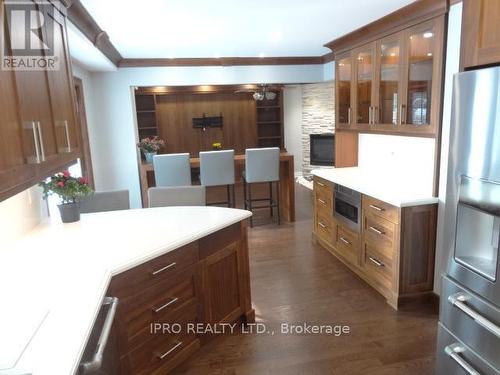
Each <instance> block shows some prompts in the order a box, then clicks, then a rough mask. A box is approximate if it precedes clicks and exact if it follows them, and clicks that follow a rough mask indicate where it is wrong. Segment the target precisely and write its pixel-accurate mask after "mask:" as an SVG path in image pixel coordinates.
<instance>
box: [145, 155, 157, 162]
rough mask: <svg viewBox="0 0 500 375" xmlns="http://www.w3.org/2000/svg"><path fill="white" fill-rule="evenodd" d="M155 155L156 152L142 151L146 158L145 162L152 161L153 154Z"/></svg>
mask: <svg viewBox="0 0 500 375" xmlns="http://www.w3.org/2000/svg"><path fill="white" fill-rule="evenodd" d="M155 155H156V152H144V157H145V158H146V163H152V162H153V156H155Z"/></svg>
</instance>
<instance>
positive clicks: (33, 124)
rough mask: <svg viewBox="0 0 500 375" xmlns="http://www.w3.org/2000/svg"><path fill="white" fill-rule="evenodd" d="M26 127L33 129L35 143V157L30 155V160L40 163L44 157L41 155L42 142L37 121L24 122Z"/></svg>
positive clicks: (31, 162) (33, 162)
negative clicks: (39, 140) (39, 137)
mask: <svg viewBox="0 0 500 375" xmlns="http://www.w3.org/2000/svg"><path fill="white" fill-rule="evenodd" d="M23 127H24V129H26V130H31V131H32V132H33V143H34V145H35V158H33V157H32V156H30V157H29V159H28V162H29V163H30V164H40V163H41V161H42V159H41V156H40V143H39V142H38V131H37V125H36V122H35V121H29V122H26V123H25V124H24V126H23Z"/></svg>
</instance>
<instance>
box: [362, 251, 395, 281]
mask: <svg viewBox="0 0 500 375" xmlns="http://www.w3.org/2000/svg"><path fill="white" fill-rule="evenodd" d="M362 266H363V268H364V270H365V272H366V274H367V275H368V277H369V278H370V279H372V280H373V281H375V282H376V283H378V284H380V285H382V286H383V287H385V288H387V289H392V287H393V278H394V270H393V263H392V260H391V259H389V258H388V257H386V256H384V255H383V254H382V253H380V252H378V251H377V250H376V249H375V248H373V247H372V246H371V245H370V244H369V243H367V242H364V243H363V261H362Z"/></svg>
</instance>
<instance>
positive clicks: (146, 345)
mask: <svg viewBox="0 0 500 375" xmlns="http://www.w3.org/2000/svg"><path fill="white" fill-rule="evenodd" d="M246 230H247V229H246V224H245V223H244V222H242V223H238V224H234V225H232V226H229V227H227V228H225V229H222V230H220V231H218V232H216V233H214V234H211V235H209V236H207V237H204V238H202V239H200V240H198V241H195V242H192V243H190V244H188V245H186V246H183V247H181V248H179V249H177V250H174V251H171V252H169V253H167V254H165V255H162V256H159V257H157V258H155V259H153V260H151V261H149V262H146V263H144V264H142V265H139V266H137V267H135V268H133V269H131V270H128V271H125V272H123V273H121V274H118V275H116V276H114V277H113V279H112V280H111V284H110V286H109V289H108V295H111V296H115V297H118V298H119V299H120V303H119V306H118V310H117V315H116V320H115V332H116V335H117V343H118V344H117V345H118V352H119V357H120V364H119V367H120V374H165V373H168V372H169V371H171V370H172V369H173V368H175V367H176V366H178V365H179V364H180V363H181V362H183V361H184V360H185V359H186V358H188V357H189V356H190V355H191V354H193V353H194V352H195V351H196V350H197V349H198V348H199V347H200V345H201V344H202V343H204V342H205V341H207V340H208V339H209V338H210V337H211V336H213V335H212V334H211V332H212V331H214V330H215V329H217V327H218V326H217V325H218V324H223V323H233V322H236V321H238V320H240V319H242V320H243V321H244V322H253V321H254V319H255V314H254V311H253V309H252V306H251V299H250V276H249V261H248V248H247V234H246ZM154 327H158V329H157V330H155V328H154ZM197 327H198V328H200V327H201V328H200V329H197ZM219 328H220V326H219Z"/></svg>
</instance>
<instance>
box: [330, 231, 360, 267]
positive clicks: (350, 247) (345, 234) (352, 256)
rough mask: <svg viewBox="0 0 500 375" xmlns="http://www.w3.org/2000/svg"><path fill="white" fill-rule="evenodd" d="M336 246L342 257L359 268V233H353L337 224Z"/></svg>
mask: <svg viewBox="0 0 500 375" xmlns="http://www.w3.org/2000/svg"><path fill="white" fill-rule="evenodd" d="M335 245H336V247H337V251H338V252H339V253H340V255H341V256H342V257H344V258H345V259H346V260H347V261H348V262H349V263H351V264H352V265H354V266H359V261H360V259H359V256H360V246H359V234H358V233H355V232H353V231H351V230H350V229H348V228H346V227H345V226H343V225H341V224H337V235H336V237H335Z"/></svg>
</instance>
